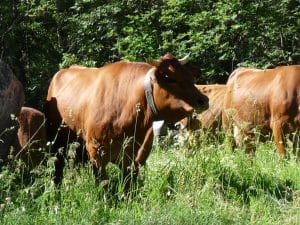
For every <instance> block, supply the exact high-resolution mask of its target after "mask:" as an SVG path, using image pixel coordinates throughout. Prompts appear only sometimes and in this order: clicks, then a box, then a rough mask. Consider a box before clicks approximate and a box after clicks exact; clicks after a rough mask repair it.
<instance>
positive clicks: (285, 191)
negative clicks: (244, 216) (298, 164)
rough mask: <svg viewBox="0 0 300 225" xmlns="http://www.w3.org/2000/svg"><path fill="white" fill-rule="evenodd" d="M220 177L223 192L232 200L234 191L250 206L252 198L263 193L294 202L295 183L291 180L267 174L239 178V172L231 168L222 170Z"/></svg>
mask: <svg viewBox="0 0 300 225" xmlns="http://www.w3.org/2000/svg"><path fill="white" fill-rule="evenodd" d="M221 171H222V172H221V173H220V175H219V176H218V180H219V182H220V183H221V185H220V189H221V192H222V193H223V194H224V196H225V197H227V198H232V196H231V195H230V191H234V192H235V193H236V194H238V195H239V196H240V197H242V200H243V202H245V203H246V204H248V203H249V202H250V197H255V196H258V195H260V194H262V193H264V194H266V195H270V196H272V197H274V198H276V199H278V200H286V201H292V200H293V190H294V186H295V185H294V183H293V181H291V180H289V179H285V180H282V179H278V178H276V177H274V176H270V175H268V174H265V173H261V172H260V173H258V174H257V173H256V174H255V177H253V176H251V175H248V176H243V177H242V178H241V176H239V175H238V174H237V171H234V170H230V169H229V168H222V169H221Z"/></svg>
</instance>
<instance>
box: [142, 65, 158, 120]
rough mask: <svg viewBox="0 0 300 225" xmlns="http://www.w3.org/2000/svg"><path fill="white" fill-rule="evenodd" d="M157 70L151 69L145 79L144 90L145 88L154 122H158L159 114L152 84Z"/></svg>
mask: <svg viewBox="0 0 300 225" xmlns="http://www.w3.org/2000/svg"><path fill="white" fill-rule="evenodd" d="M154 70H155V68H151V69H150V70H149V71H148V72H147V74H146V77H145V79H144V88H145V96H146V100H147V104H148V105H149V107H150V110H151V114H152V116H153V120H157V117H158V112H157V109H156V107H155V103H154V99H153V90H152V83H151V74H152V73H153V72H154Z"/></svg>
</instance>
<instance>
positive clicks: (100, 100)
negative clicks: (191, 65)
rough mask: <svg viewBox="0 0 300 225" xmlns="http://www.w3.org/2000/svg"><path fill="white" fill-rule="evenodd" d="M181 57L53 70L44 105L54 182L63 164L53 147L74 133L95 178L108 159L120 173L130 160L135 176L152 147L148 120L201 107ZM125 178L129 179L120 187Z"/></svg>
mask: <svg viewBox="0 0 300 225" xmlns="http://www.w3.org/2000/svg"><path fill="white" fill-rule="evenodd" d="M184 61H185V59H184V60H177V59H176V58H175V57H174V56H173V55H171V54H169V53H168V54H166V55H164V56H162V57H161V58H160V60H159V61H150V62H149V63H141V62H116V63H112V64H108V65H105V66H103V67H101V68H85V67H80V66H74V67H70V68H68V69H63V70H61V71H59V72H58V73H57V74H55V76H54V77H53V79H52V81H51V83H50V87H49V90H48V96H47V102H46V106H45V115H46V118H47V131H48V134H49V138H50V139H49V141H54V140H55V142H54V144H53V146H52V151H53V152H54V153H56V156H57V161H56V164H55V169H56V172H55V178H54V181H55V183H60V182H61V179H62V176H63V167H64V158H63V155H62V154H59V151H58V149H60V148H61V147H64V149H66V146H67V142H68V141H69V142H71V141H72V140H73V139H76V138H77V137H78V136H79V137H81V138H82V139H83V140H84V141H85V144H86V149H87V152H88V154H89V158H90V161H91V162H92V164H93V168H94V174H95V176H96V181H99V180H100V179H106V177H107V175H106V170H105V167H106V165H107V164H108V163H109V162H113V163H115V164H117V165H119V167H120V169H121V170H122V171H123V173H124V176H125V177H126V176H127V175H128V174H129V173H130V168H131V166H132V163H133V164H134V165H133V170H131V171H132V174H133V179H135V178H136V176H137V174H138V169H139V167H140V166H141V165H143V164H145V162H146V159H147V158H148V156H149V153H150V150H151V147H152V141H153V130H152V122H153V121H154V120H165V121H167V122H176V121H179V120H181V119H182V118H184V117H186V116H189V115H191V114H192V112H193V110H194V107H203V109H205V107H207V104H208V99H207V97H206V96H204V95H202V94H201V93H200V92H199V91H198V90H197V88H196V87H195V86H194V84H193V77H192V75H191V73H190V72H189V70H188V69H186V67H184V66H183V65H182V63H183V62H184ZM145 91H146V92H145ZM62 123H63V126H61V125H62ZM58 130H59V131H58ZM129 183H130V178H128V180H127V182H126V189H127V188H128V184H129Z"/></svg>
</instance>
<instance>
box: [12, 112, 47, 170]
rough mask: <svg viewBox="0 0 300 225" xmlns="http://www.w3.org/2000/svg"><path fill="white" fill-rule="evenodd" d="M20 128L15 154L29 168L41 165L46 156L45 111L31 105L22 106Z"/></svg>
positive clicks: (19, 119) (19, 118) (19, 120)
mask: <svg viewBox="0 0 300 225" xmlns="http://www.w3.org/2000/svg"><path fill="white" fill-rule="evenodd" d="M18 123H19V129H18V135H17V140H16V141H15V142H16V143H15V146H14V148H15V149H14V151H15V156H16V157H17V158H18V157H20V158H21V159H22V160H23V161H24V162H25V163H26V165H28V166H29V168H34V167H36V166H37V165H39V164H40V163H41V162H42V160H43V159H44V157H45V146H46V127H45V116H44V113H42V112H40V111H39V110H37V109H34V108H30V107H22V109H21V112H20V116H19V117H18Z"/></svg>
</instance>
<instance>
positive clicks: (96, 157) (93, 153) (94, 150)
mask: <svg viewBox="0 0 300 225" xmlns="http://www.w3.org/2000/svg"><path fill="white" fill-rule="evenodd" d="M86 146H87V147H86V148H87V151H88V154H89V158H90V161H91V163H92V167H93V173H94V176H95V181H96V184H97V185H99V184H100V182H101V181H103V180H107V179H108V177H107V173H106V169H105V167H106V165H107V163H108V162H106V161H105V160H104V159H103V157H102V156H101V150H100V151H99V149H100V148H99V146H98V145H95V144H94V143H87V144H86Z"/></svg>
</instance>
